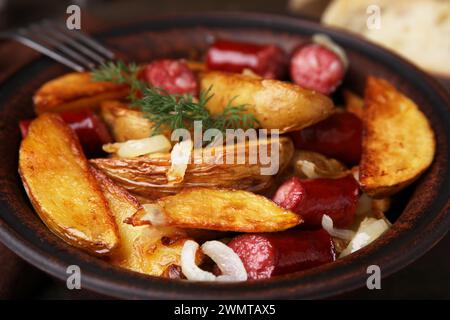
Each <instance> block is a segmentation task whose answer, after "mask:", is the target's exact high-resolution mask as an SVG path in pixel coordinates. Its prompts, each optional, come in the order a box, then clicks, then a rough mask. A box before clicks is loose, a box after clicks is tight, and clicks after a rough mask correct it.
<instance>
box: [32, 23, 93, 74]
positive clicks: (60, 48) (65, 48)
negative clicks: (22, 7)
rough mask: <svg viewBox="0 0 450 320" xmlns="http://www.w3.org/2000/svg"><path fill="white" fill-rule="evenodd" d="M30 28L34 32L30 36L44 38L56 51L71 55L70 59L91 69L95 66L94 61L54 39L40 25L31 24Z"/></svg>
mask: <svg viewBox="0 0 450 320" xmlns="http://www.w3.org/2000/svg"><path fill="white" fill-rule="evenodd" d="M30 30H31V31H33V32H34V33H36V34H33V35H29V36H28V37H30V38H35V37H37V38H40V39H41V40H44V42H47V43H48V44H50V45H51V46H53V47H54V48H55V49H57V50H58V51H61V52H63V53H65V54H66V55H68V56H69V57H71V58H72V59H74V60H76V61H77V62H79V63H81V64H82V65H83V66H85V67H87V68H89V69H92V68H94V67H95V63H94V62H92V61H89V60H88V59H86V58H85V57H83V56H82V55H81V54H79V53H78V52H76V51H74V50H73V49H71V48H70V47H68V46H67V45H65V44H64V43H63V42H62V41H61V40H59V39H55V38H54V37H52V36H51V35H49V30H46V29H45V28H43V27H42V26H41V25H33V26H31V27H30Z"/></svg>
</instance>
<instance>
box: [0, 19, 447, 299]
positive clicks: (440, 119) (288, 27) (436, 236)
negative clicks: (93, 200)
mask: <svg viewBox="0 0 450 320" xmlns="http://www.w3.org/2000/svg"><path fill="white" fill-rule="evenodd" d="M318 32H320V33H325V34H328V35H330V36H331V37H332V38H333V39H334V40H335V41H337V42H338V43H339V44H340V45H341V46H343V47H344V48H345V50H346V52H347V54H348V56H349V59H350V61H351V64H350V69H349V72H348V75H347V77H346V79H345V84H344V85H345V86H346V87H348V88H351V89H353V90H355V91H357V92H359V93H361V92H362V88H363V85H364V80H365V78H366V77H367V76H368V75H376V76H380V77H383V78H386V79H388V80H389V81H391V82H392V83H394V84H395V85H396V86H397V87H398V88H399V89H400V90H401V91H403V92H404V93H405V94H407V95H408V96H410V97H411V98H412V99H413V100H414V101H415V102H416V103H417V104H418V105H419V106H420V108H421V109H422V111H423V112H424V113H425V114H426V115H427V117H428V118H429V120H430V121H431V123H432V126H433V128H434V130H435V133H436V138H437V153H436V158H435V160H434V162H433V164H432V166H431V168H430V169H429V170H427V172H426V173H425V174H424V175H423V176H422V177H421V178H420V179H419V180H418V181H417V182H415V183H414V185H413V186H411V187H410V188H409V189H408V190H405V191H404V192H402V194H400V195H398V196H397V197H396V204H395V205H394V208H393V210H392V211H393V212H391V213H390V216H391V218H393V219H395V218H397V217H398V219H396V222H395V223H394V224H393V226H392V228H391V229H390V230H389V231H388V232H386V233H385V234H384V235H383V236H382V237H381V238H380V239H378V240H377V241H376V242H374V243H373V244H371V245H369V246H368V247H366V248H364V249H362V250H360V251H358V252H357V253H355V254H353V255H351V256H348V257H346V258H344V259H341V260H338V261H336V262H334V263H331V264H327V265H323V266H321V267H318V268H315V269H311V270H308V271H304V272H299V273H295V274H289V275H286V276H281V277H276V278H273V279H270V280H264V281H255V282H246V283H235V284H217V283H214V284H211V283H192V282H186V281H175V280H169V279H163V278H155V277H150V276H146V275H143V274H138V273H134V272H131V271H126V270H122V269H120V268H117V267H114V266H112V265H110V264H108V263H107V262H104V261H102V260H100V259H98V258H95V257H91V256H89V255H87V254H85V253H83V252H82V251H80V250H78V249H75V248H73V247H70V246H68V245H67V244H65V243H64V242H63V241H62V240H60V239H59V238H57V237H56V236H55V235H54V234H52V233H51V232H50V230H49V229H48V228H47V227H46V226H45V225H44V224H43V223H42V222H41V220H40V219H39V218H38V216H37V215H36V214H35V212H34V210H33V208H32V206H31V205H30V202H29V201H28V198H27V196H26V194H25V192H24V189H23V187H22V183H21V181H20V178H19V175H18V174H17V155H18V149H19V143H20V133H19V129H18V126H17V123H18V121H19V119H23V118H27V117H31V116H32V115H33V111H32V103H31V97H32V95H33V92H34V91H35V90H36V89H37V88H38V87H39V86H40V85H41V84H42V83H44V82H45V81H47V80H50V79H52V78H54V77H55V76H58V75H60V74H62V73H64V72H67V71H68V70H67V69H65V68H64V67H62V66H60V65H58V64H56V63H54V62H52V61H50V60H48V59H46V58H42V59H39V60H37V61H34V62H33V63H31V64H30V65H27V66H26V67H24V68H23V69H22V70H20V71H19V72H18V73H17V74H16V75H14V76H13V77H11V78H10V79H9V80H8V81H7V82H6V83H5V84H4V85H3V86H2V87H1V88H0V121H1V126H0V141H1V144H0V154H1V162H0V190H1V199H0V239H1V241H2V242H3V243H5V244H6V245H7V246H8V247H9V248H10V249H11V250H13V251H14V252H15V253H17V254H18V255H20V256H21V257H22V258H24V259H25V260H27V261H28V262H30V263H32V264H33V265H35V266H36V267H38V268H40V269H42V270H43V271H45V272H48V273H49V274H51V275H53V276H55V277H57V278H60V279H62V280H65V279H66V268H67V266H68V265H73V264H76V265H78V266H80V268H81V270H82V287H83V288H86V289H90V290H93V291H96V292H100V293H103V294H106V295H108V296H114V297H121V298H150V299H156V298H160V299H174V298H185V299H204V298H206V299H211V298H223V299H230V298H235V299H247V298H256V299H258V298H323V297H328V296H333V295H336V294H339V293H342V292H344V291H347V290H350V289H354V288H357V287H361V286H364V285H365V283H366V279H367V273H366V269H367V266H369V265H373V264H376V265H379V266H380V267H381V273H382V276H383V277H386V276H388V275H389V274H391V273H393V272H395V271H397V270H399V269H400V268H402V267H404V266H406V265H407V264H409V263H411V262H412V261H413V260H415V259H417V258H418V257H420V256H421V255H423V254H424V253H425V252H426V251H427V250H429V249H430V248H431V247H432V246H433V245H434V244H436V243H437V241H439V240H440V239H441V238H442V237H443V236H444V235H445V234H446V232H447V231H448V229H449V226H450V212H449V192H450V173H449V166H448V162H449V143H450V142H449V141H450V131H449V124H450V113H449V99H448V97H446V96H445V94H444V92H443V90H442V89H441V88H440V87H439V86H438V85H436V83H435V82H434V81H433V80H431V79H430V78H429V77H428V76H427V75H425V74H424V73H423V72H421V71H419V70H418V69H416V68H415V67H414V66H412V65H411V64H409V63H408V62H406V61H405V60H402V59H401V58H399V57H398V56H395V55H394V54H392V53H390V52H388V51H386V50H383V49H381V48H380V47H377V46H375V45H373V44H369V43H367V42H365V41H363V40H361V39H359V38H356V37H354V36H351V35H349V34H346V33H343V32H339V31H336V30H331V29H328V28H325V27H323V26H321V25H318V24H315V23H312V22H308V21H303V20H300V19H294V18H286V17H279V16H271V15H260V14H201V15H185V16H175V17H174V16H172V17H165V18H159V19H155V20H152V21H149V22H147V23H144V24H141V25H138V26H133V27H126V28H121V29H119V30H113V31H111V32H108V33H106V34H102V35H99V36H100V37H101V38H102V39H103V40H104V41H105V42H106V43H107V44H108V45H109V46H110V47H111V48H113V49H115V50H117V51H118V52H120V53H122V54H124V56H126V57H128V58H129V59H130V60H134V61H138V62H139V61H149V60H151V59H153V58H157V57H167V56H171V57H196V56H198V57H200V56H201V53H202V52H204V50H205V49H206V48H207V46H208V43H209V42H210V41H211V40H212V39H213V37H217V36H219V37H224V38H231V39H236V40H248V41H256V42H263V43H276V44H278V45H280V46H282V47H283V48H285V49H286V50H287V51H288V50H290V49H291V48H293V47H294V46H296V45H297V44H298V43H299V42H301V41H304V40H305V39H307V38H308V37H309V36H310V35H311V34H314V33H318ZM411 134H414V133H413V132H412V133H411Z"/></svg>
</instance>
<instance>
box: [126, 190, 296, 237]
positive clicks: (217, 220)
mask: <svg viewBox="0 0 450 320" xmlns="http://www.w3.org/2000/svg"><path fill="white" fill-rule="evenodd" d="M302 221H303V220H302V218H301V217H300V216H299V215H297V214H295V213H293V212H291V211H289V210H285V209H282V208H280V207H278V206H277V205H276V204H275V203H274V202H272V201H271V200H269V199H267V198H266V197H263V196H260V195H256V194H254V193H251V192H248V191H242V190H229V189H213V188H191V189H184V190H183V191H181V192H180V193H178V194H176V195H173V196H168V197H164V198H161V199H159V200H157V201H156V202H154V203H153V204H151V205H147V206H146V210H145V212H142V211H139V212H138V213H137V214H135V215H134V216H133V217H132V218H130V219H129V220H128V221H127V222H129V223H131V224H133V225H143V224H150V225H163V226H174V227H181V228H198V229H207V230H219V231H234V232H276V231H282V230H286V229H289V228H292V227H294V226H296V225H298V224H300V223H302Z"/></svg>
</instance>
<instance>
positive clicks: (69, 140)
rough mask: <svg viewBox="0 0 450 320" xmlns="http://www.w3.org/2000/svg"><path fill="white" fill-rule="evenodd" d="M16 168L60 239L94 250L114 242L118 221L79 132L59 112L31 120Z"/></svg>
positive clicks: (106, 248) (109, 248)
mask: <svg viewBox="0 0 450 320" xmlns="http://www.w3.org/2000/svg"><path fill="white" fill-rule="evenodd" d="M19 173H20V176H21V177H22V181H23V185H24V187H25V190H26V191H27V194H28V197H29V198H30V200H31V203H32V204H33V206H34V208H35V209H36V211H37V213H38V214H39V216H40V217H41V219H42V221H43V222H44V223H45V224H46V225H47V226H48V227H49V229H50V230H51V231H53V232H54V233H55V234H57V235H58V236H59V237H61V238H62V239H63V240H65V241H66V242H68V243H69V244H71V245H74V246H77V247H80V248H82V249H84V250H86V251H88V252H91V253H95V254H107V253H110V252H111V251H112V250H113V249H114V248H115V247H116V246H117V245H118V242H119V239H118V233H117V226H116V224H115V223H114V220H113V218H112V213H111V210H110V208H109V207H108V203H107V202H106V199H105V197H104V196H103V194H102V192H101V190H100V187H99V185H98V183H97V181H96V180H95V177H94V176H93V175H92V174H91V172H90V170H89V164H88V162H87V160H86V158H85V156H84V154H83V151H82V150H81V146H80V144H79V142H78V138H77V137H76V135H75V134H74V132H73V131H72V130H71V129H70V128H69V127H68V126H67V125H66V124H65V123H64V121H63V120H62V119H61V118H60V117H59V116H58V115H57V114H50V113H44V114H42V115H40V116H39V117H38V118H37V119H36V120H34V121H33V122H32V123H31V125H30V127H29V130H28V134H27V136H26V137H25V138H24V140H23V141H22V144H21V146H20V151H19Z"/></svg>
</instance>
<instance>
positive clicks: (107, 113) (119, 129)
mask: <svg viewBox="0 0 450 320" xmlns="http://www.w3.org/2000/svg"><path fill="white" fill-rule="evenodd" d="M100 115H101V117H102V118H103V120H104V121H105V122H106V124H107V125H108V127H109V128H110V131H111V133H112V134H113V137H114V140H115V141H117V142H123V141H127V140H134V139H143V138H148V137H150V135H151V133H152V127H153V124H152V123H151V122H150V121H149V120H148V119H146V118H144V115H143V114H142V112H140V111H138V110H131V109H129V108H128V106H127V104H126V103H124V102H121V101H118V100H106V101H103V102H102V103H101V104H100Z"/></svg>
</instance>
